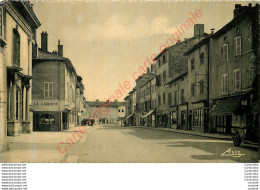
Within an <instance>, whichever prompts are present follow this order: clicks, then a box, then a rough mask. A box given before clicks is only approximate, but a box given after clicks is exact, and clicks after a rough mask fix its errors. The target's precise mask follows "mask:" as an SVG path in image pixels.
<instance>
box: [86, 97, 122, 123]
mask: <svg viewBox="0 0 260 190" xmlns="http://www.w3.org/2000/svg"><path fill="white" fill-rule="evenodd" d="M87 109H88V113H89V118H90V119H94V120H95V124H118V123H120V122H121V121H120V120H122V118H121V117H122V115H124V116H125V110H126V108H125V102H118V101H114V102H110V101H109V100H107V101H105V102H104V101H99V100H96V101H87ZM122 110H123V112H122ZM119 111H120V112H121V114H119Z"/></svg>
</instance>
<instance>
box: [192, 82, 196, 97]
mask: <svg viewBox="0 0 260 190" xmlns="http://www.w3.org/2000/svg"><path fill="white" fill-rule="evenodd" d="M191 95H192V96H195V84H194V83H191Z"/></svg>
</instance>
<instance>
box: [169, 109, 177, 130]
mask: <svg viewBox="0 0 260 190" xmlns="http://www.w3.org/2000/svg"><path fill="white" fill-rule="evenodd" d="M169 117H170V128H173V129H177V123H178V106H174V107H171V108H170V116H169Z"/></svg>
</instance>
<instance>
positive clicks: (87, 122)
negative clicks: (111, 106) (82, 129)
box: [81, 119, 95, 126]
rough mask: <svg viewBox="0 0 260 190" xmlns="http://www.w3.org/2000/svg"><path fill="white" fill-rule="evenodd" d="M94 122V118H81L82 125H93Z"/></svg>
mask: <svg viewBox="0 0 260 190" xmlns="http://www.w3.org/2000/svg"><path fill="white" fill-rule="evenodd" d="M94 123H95V120H94V119H83V120H82V121H81V125H82V126H86V125H88V126H93V125H94Z"/></svg>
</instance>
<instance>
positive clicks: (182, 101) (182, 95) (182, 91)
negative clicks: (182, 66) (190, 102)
mask: <svg viewBox="0 0 260 190" xmlns="http://www.w3.org/2000/svg"><path fill="white" fill-rule="evenodd" d="M184 101H185V99H184V89H181V103H184Z"/></svg>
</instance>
